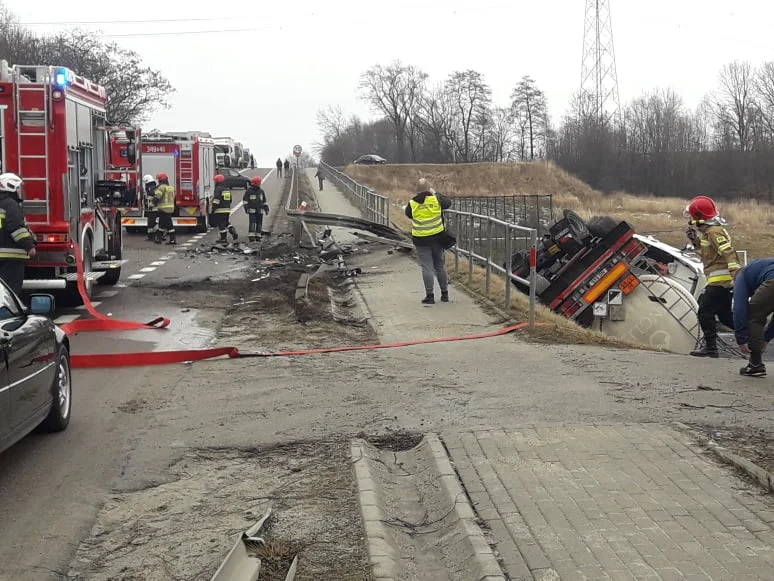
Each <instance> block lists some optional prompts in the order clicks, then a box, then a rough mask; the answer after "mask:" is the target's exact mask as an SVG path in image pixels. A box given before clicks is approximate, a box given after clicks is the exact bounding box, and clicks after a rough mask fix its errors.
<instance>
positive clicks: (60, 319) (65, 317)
mask: <svg viewBox="0 0 774 581" xmlns="http://www.w3.org/2000/svg"><path fill="white" fill-rule="evenodd" d="M80 318H81V316H80V315H62V316H60V317H57V318H56V319H54V323H56V324H57V325H64V324H65V323H72V322H73V321H75V320H76V319H80Z"/></svg>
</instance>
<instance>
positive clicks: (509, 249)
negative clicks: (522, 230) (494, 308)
mask: <svg viewBox="0 0 774 581" xmlns="http://www.w3.org/2000/svg"><path fill="white" fill-rule="evenodd" d="M512 237H513V233H512V232H511V227H510V226H505V311H506V312H508V311H510V310H511V286H513V282H511V256H512V255H513V240H512Z"/></svg>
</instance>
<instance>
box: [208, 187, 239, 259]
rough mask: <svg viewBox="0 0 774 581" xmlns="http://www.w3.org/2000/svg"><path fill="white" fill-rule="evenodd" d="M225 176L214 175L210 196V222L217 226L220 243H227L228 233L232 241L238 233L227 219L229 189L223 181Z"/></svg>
mask: <svg viewBox="0 0 774 581" xmlns="http://www.w3.org/2000/svg"><path fill="white" fill-rule="evenodd" d="M225 181H226V178H225V177H224V176H222V175H221V174H218V175H216V176H215V193H214V195H213V197H212V215H211V217H210V223H211V224H212V225H213V226H217V228H218V232H219V233H220V240H218V242H220V243H221V244H228V240H227V239H226V237H227V235H228V234H231V236H232V237H233V238H234V242H236V241H237V238H239V235H238V234H237V231H236V228H234V227H233V226H232V225H231V224H230V223H229V220H230V219H231V202H232V197H231V190H230V189H228V188H226V186H225V185H224V183H223V182H225Z"/></svg>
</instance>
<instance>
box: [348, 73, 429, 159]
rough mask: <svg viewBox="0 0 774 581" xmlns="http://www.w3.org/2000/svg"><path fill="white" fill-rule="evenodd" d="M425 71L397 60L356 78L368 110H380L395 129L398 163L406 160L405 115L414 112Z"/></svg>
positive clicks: (425, 77) (422, 86)
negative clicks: (370, 108) (368, 105)
mask: <svg viewBox="0 0 774 581" xmlns="http://www.w3.org/2000/svg"><path fill="white" fill-rule="evenodd" d="M426 79H427V74H425V73H424V72H422V71H421V70H420V69H418V68H417V67H414V66H412V65H403V64H402V63H401V62H400V60H396V61H394V62H393V63H391V64H389V65H387V66H382V65H375V66H373V67H371V68H370V69H368V70H367V71H366V72H365V73H363V74H362V75H361V77H360V88H361V89H362V90H363V91H364V98H365V100H366V101H368V103H369V104H370V105H371V107H372V109H374V110H375V111H377V112H380V113H382V114H383V115H385V117H387V119H389V120H390V122H391V123H392V125H393V127H394V128H395V141H396V145H397V151H398V163H403V162H404V161H405V160H406V154H405V145H406V136H407V132H408V122H409V118H411V117H413V116H414V115H415V114H417V113H418V108H419V104H420V102H421V95H422V92H423V90H424V85H425V81H426Z"/></svg>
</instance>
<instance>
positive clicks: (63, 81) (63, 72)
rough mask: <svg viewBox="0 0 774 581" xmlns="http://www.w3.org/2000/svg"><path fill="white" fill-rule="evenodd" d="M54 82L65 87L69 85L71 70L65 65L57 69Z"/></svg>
mask: <svg viewBox="0 0 774 581" xmlns="http://www.w3.org/2000/svg"><path fill="white" fill-rule="evenodd" d="M54 84H55V85H57V86H58V87H62V88H63V89H64V88H65V87H66V86H68V85H69V84H70V71H68V70H67V69H66V68H64V67H62V68H61V69H57V71H56V74H55V75H54Z"/></svg>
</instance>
